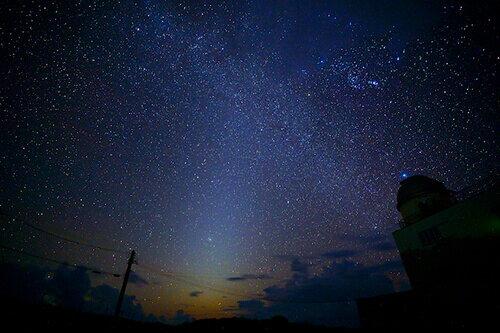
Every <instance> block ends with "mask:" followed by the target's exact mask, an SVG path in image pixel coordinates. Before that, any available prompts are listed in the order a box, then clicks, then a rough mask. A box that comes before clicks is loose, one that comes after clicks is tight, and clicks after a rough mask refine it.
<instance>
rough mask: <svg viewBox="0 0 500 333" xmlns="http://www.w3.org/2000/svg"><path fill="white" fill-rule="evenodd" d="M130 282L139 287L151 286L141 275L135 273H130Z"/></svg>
mask: <svg viewBox="0 0 500 333" xmlns="http://www.w3.org/2000/svg"><path fill="white" fill-rule="evenodd" d="M128 281H129V282H130V283H132V284H135V285H137V286H139V287H143V286H148V285H149V284H150V283H149V282H148V281H146V280H145V279H144V278H143V277H142V276H140V275H139V274H137V273H136V272H134V271H131V272H130V276H129V279H128Z"/></svg>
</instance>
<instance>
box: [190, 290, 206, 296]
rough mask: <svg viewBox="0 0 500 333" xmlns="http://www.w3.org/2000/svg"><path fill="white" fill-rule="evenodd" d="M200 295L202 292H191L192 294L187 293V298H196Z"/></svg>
mask: <svg viewBox="0 0 500 333" xmlns="http://www.w3.org/2000/svg"><path fill="white" fill-rule="evenodd" d="M201 294H203V291H192V292H190V293H189V296H191V297H198V296H200V295H201Z"/></svg>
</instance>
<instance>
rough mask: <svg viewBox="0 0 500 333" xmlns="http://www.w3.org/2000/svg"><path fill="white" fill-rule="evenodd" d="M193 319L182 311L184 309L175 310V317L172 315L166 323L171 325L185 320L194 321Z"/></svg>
mask: <svg viewBox="0 0 500 333" xmlns="http://www.w3.org/2000/svg"><path fill="white" fill-rule="evenodd" d="M194 320H195V319H194V318H193V317H191V316H190V315H188V314H187V313H184V310H177V312H176V314H175V317H173V318H172V319H171V320H170V321H169V322H168V323H169V324H172V325H179V324H182V323H186V322H191V321H194Z"/></svg>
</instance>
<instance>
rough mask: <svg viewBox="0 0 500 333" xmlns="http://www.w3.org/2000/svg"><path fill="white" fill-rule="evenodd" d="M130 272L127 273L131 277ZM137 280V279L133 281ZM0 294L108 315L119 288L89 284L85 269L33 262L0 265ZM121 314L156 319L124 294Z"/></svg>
mask: <svg viewBox="0 0 500 333" xmlns="http://www.w3.org/2000/svg"><path fill="white" fill-rule="evenodd" d="M132 276H133V275H131V277H132ZM135 281H136V282H135V283H138V281H140V280H138V279H136V280H135ZM0 283H1V286H2V288H0V289H1V294H0V296H2V297H4V298H6V297H8V298H10V299H17V300H19V301H21V302H27V303H49V304H52V305H57V306H62V307H68V308H76V309H78V310H85V311H89V312H94V313H101V314H108V315H111V314H113V312H114V309H115V306H116V301H117V300H118V296H119V293H120V291H119V290H118V289H116V288H113V287H111V286H109V285H106V284H102V285H99V286H97V287H92V286H91V281H90V277H89V275H88V272H87V271H85V270H83V269H74V268H71V267H68V266H65V265H60V266H58V267H57V268H56V269H55V270H52V269H48V268H42V267H38V266H34V265H16V264H11V263H7V264H1V265H0ZM122 316H123V317H125V318H129V319H134V320H141V321H158V319H157V318H156V317H155V316H153V315H146V314H145V313H144V311H143V309H142V306H141V305H140V304H139V303H138V301H137V299H136V297H135V296H133V295H125V298H124V300H123V304H122Z"/></svg>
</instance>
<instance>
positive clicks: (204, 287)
mask: <svg viewBox="0 0 500 333" xmlns="http://www.w3.org/2000/svg"><path fill="white" fill-rule="evenodd" d="M139 267H142V268H144V269H146V270H148V271H150V272H152V273H155V274H158V275H161V276H163V277H166V278H169V279H172V280H176V281H179V282H183V283H186V284H190V285H192V286H194V287H197V288H201V289H207V290H210V291H213V292H216V293H220V294H224V295H231V296H237V297H246V298H253V299H258V300H261V301H268V302H273V303H290V304H335V303H349V302H353V301H355V300H356V299H355V298H339V299H333V300H320V301H317V300H315V301H313V300H310V301H309V300H292V299H276V298H270V297H255V295H251V294H241V293H234V292H230V291H227V290H221V289H218V288H214V287H210V286H207V285H203V284H200V283H197V282H192V281H189V280H186V279H184V278H179V277H177V276H175V275H174V274H169V273H163V272H159V271H156V270H154V269H152V268H150V267H147V266H144V265H140V266H139Z"/></svg>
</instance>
